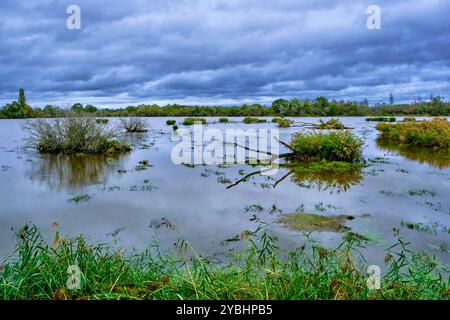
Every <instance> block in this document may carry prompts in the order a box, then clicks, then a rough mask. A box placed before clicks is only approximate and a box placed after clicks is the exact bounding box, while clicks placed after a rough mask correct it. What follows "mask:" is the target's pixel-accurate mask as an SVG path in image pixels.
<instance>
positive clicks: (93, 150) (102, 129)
mask: <svg viewBox="0 0 450 320" xmlns="http://www.w3.org/2000/svg"><path fill="white" fill-rule="evenodd" d="M25 130H26V132H27V133H28V138H29V141H30V143H31V145H32V146H34V147H35V148H37V149H38V150H39V152H43V153H68V154H76V153H86V154H119V153H126V152H129V151H131V146H129V145H127V144H125V143H123V142H121V141H119V140H117V138H116V137H117V132H116V131H115V130H113V129H109V128H107V127H106V126H103V125H101V124H98V123H97V122H96V120H95V119H93V118H78V117H67V118H60V119H59V118H58V119H38V120H35V121H32V122H29V123H28V124H27V125H26V126H25Z"/></svg>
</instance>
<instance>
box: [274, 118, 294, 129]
mask: <svg viewBox="0 0 450 320" xmlns="http://www.w3.org/2000/svg"><path fill="white" fill-rule="evenodd" d="M272 122H273V123H276V124H277V126H278V127H279V128H289V127H290V126H291V125H292V123H293V121H291V120H289V119H285V118H273V119H272Z"/></svg>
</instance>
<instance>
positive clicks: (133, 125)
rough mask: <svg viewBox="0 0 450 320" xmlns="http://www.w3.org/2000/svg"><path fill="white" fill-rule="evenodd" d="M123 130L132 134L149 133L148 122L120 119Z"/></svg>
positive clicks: (136, 119)
mask: <svg viewBox="0 0 450 320" xmlns="http://www.w3.org/2000/svg"><path fill="white" fill-rule="evenodd" d="M120 122H121V124H122V128H124V129H125V130H126V131H127V132H130V133H142V132H147V131H148V130H147V122H146V121H145V120H144V119H142V118H137V117H136V118H122V119H120Z"/></svg>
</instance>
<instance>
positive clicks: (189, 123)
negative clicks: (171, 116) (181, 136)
mask: <svg viewBox="0 0 450 320" xmlns="http://www.w3.org/2000/svg"><path fill="white" fill-rule="evenodd" d="M207 123H208V122H207V121H206V119H205V118H185V119H184V120H183V125H184V126H192V125H194V124H202V125H203V124H207Z"/></svg>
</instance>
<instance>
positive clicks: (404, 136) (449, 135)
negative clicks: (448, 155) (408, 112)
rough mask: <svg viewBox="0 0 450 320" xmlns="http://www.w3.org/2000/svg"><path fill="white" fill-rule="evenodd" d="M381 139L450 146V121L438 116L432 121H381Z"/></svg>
mask: <svg viewBox="0 0 450 320" xmlns="http://www.w3.org/2000/svg"><path fill="white" fill-rule="evenodd" d="M376 128H377V130H378V131H380V137H379V139H380V140H381V141H383V142H395V143H398V144H401V145H407V146H413V147H425V148H429V147H433V148H440V149H447V150H448V149H449V148H450V122H448V121H447V120H446V119H441V118H436V119H433V120H431V121H418V122H414V121H409V122H403V123H397V124H387V123H379V124H377V126H376Z"/></svg>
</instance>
